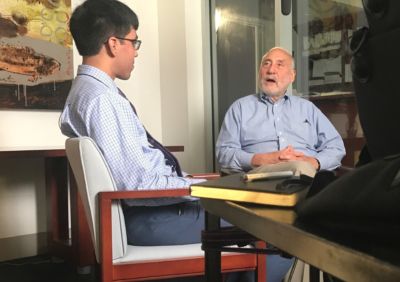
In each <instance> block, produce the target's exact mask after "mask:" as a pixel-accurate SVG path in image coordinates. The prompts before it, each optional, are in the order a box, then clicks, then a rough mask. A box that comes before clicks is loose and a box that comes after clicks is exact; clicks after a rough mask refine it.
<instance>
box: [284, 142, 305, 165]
mask: <svg viewBox="0 0 400 282" xmlns="http://www.w3.org/2000/svg"><path fill="white" fill-rule="evenodd" d="M279 152H280V155H279V160H281V161H292V160H297V159H298V158H300V157H303V156H304V153H303V152H299V151H295V150H294V149H293V147H292V145H289V146H287V147H286V148H285V149H282V150H280V151H279Z"/></svg>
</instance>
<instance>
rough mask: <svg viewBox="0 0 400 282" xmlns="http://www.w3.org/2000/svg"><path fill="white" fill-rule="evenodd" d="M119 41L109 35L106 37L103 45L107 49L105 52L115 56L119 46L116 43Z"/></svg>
mask: <svg viewBox="0 0 400 282" xmlns="http://www.w3.org/2000/svg"><path fill="white" fill-rule="evenodd" d="M118 43H119V42H118V39H117V38H115V37H112V36H111V37H109V38H108V39H107V41H106V42H105V43H104V46H105V48H106V51H107V54H108V55H109V56H110V57H115V55H116V54H117V52H118V47H119V44H118Z"/></svg>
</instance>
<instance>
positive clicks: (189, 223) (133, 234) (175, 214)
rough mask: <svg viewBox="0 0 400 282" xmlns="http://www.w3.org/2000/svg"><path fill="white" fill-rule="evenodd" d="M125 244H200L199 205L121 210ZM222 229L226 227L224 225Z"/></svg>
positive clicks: (193, 203) (183, 204) (202, 217)
mask: <svg viewBox="0 0 400 282" xmlns="http://www.w3.org/2000/svg"><path fill="white" fill-rule="evenodd" d="M124 214H125V223H126V231H127V236H128V244H131V245H136V246H157V245H158V246H160V245H181V244H194V243H200V242H201V231H202V230H203V229H204V212H203V209H202V208H201V206H200V203H199V201H193V202H184V203H181V204H175V205H169V206H156V207H143V206H140V207H128V208H124ZM222 224H223V225H225V226H226V225H227V224H228V223H226V222H224V223H222Z"/></svg>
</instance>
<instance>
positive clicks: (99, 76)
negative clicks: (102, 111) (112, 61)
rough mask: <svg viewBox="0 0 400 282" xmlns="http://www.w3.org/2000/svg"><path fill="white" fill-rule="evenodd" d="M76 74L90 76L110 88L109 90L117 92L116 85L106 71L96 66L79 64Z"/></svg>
mask: <svg viewBox="0 0 400 282" xmlns="http://www.w3.org/2000/svg"><path fill="white" fill-rule="evenodd" d="M77 75H82V76H90V77H92V78H93V79H96V80H97V81H99V82H100V83H102V84H104V85H105V86H107V87H108V88H110V90H111V92H113V93H118V87H117V85H116V84H115V82H114V80H113V79H112V78H111V77H110V76H109V75H108V74H107V73H105V72H104V71H102V70H100V69H98V68H96V67H93V66H90V65H79V66H78V71H77Z"/></svg>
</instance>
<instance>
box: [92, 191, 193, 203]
mask: <svg viewBox="0 0 400 282" xmlns="http://www.w3.org/2000/svg"><path fill="white" fill-rule="evenodd" d="M183 196H190V191H189V188H178V189H163V190H131V191H103V192H99V201H100V202H101V201H106V200H118V199H150V198H164V197H168V198H170V197H183Z"/></svg>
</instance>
